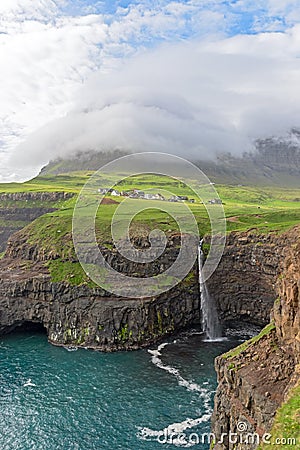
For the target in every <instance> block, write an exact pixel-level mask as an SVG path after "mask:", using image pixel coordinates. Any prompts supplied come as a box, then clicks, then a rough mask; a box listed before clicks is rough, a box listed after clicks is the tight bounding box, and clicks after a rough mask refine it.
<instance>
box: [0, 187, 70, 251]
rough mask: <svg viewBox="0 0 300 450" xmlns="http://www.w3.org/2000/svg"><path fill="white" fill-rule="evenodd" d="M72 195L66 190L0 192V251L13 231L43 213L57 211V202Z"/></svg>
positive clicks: (3, 248)
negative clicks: (55, 205)
mask: <svg viewBox="0 0 300 450" xmlns="http://www.w3.org/2000/svg"><path fill="white" fill-rule="evenodd" d="M72 196H73V194H69V193H66V192H14V193H5V194H1V193H0V205H1V208H0V252H3V251H4V250H5V248H6V245H7V242H8V240H9V238H10V236H11V235H12V234H13V233H15V232H16V231H18V230H20V229H22V228H23V227H24V226H26V225H27V224H29V223H30V222H32V221H33V220H35V219H37V218H38V217H40V216H42V215H43V214H46V213H48V212H52V211H55V207H54V206H53V205H54V204H55V203H57V202H60V201H65V200H68V199H69V198H71V197H72Z"/></svg>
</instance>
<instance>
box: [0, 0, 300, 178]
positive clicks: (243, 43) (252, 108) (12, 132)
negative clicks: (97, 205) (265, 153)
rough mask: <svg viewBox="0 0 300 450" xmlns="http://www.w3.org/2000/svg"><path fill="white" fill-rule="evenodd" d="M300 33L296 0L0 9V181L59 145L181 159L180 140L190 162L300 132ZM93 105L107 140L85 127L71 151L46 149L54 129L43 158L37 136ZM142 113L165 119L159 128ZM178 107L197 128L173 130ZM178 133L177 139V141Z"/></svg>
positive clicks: (33, 167)
mask: <svg viewBox="0 0 300 450" xmlns="http://www.w3.org/2000/svg"><path fill="white" fill-rule="evenodd" d="M299 24H300V2H299V0H254V1H252V0H235V1H222V0H185V1H183V0H172V1H170V0H154V1H149V0H142V1H128V0H118V1H112V0H103V1H98V0H87V1H86V0H72V1H71V0H1V2H0V58H1V72H0V85H1V86H2V98H1V102H0V179H1V177H2V179H3V180H7V181H9V180H12V179H23V178H24V177H25V178H26V177H28V176H30V175H32V174H34V173H36V171H38V168H39V167H40V165H41V164H44V163H45V162H47V158H48V159H49V158H51V157H55V156H56V154H57V153H58V154H59V153H61V152H63V151H64V150H63V149H64V148H68V149H69V150H68V151H72V149H73V150H74V149H75V150H76V149H78V148H81V147H84V146H85V145H89V146H94V147H97V148H98V147H99V148H100V147H101V145H102V146H104V145H105V146H106V147H108V146H109V143H110V142H114V145H116V146H126V145H128V146H136V147H137V148H139V147H141V145H143V146H147V144H148V143H149V147H151V145H152V141H151V139H152V138H153V139H154V141H153V142H159V143H161V142H164V143H165V148H163V150H167V149H168V148H169V147H170V146H173V147H174V146H175V147H176V146H178V149H177V152H178V153H180V152H182V150H180V148H183V146H184V142H188V143H189V144H188V145H189V146H190V147H191V148H192V149H193V150H192V151H193V153H195V152H198V151H199V152H200V153H201V152H203V151H205V149H207V151H206V154H208V153H213V152H215V149H216V148H219V147H221V144H222V146H223V147H224V148H226V149H231V148H232V149H235V148H240V149H241V151H242V150H244V149H245V148H246V147H247V142H248V141H249V139H253V138H255V137H256V136H257V137H258V136H260V135H261V134H268V133H269V134H270V133H273V130H275V129H277V128H278V126H282V127H283V125H284V126H285V127H286V128H288V125H289V124H290V123H291V124H292V125H297V123H298V121H297V120H296V119H295V117H297V114H298V111H297V105H298V104H300V93H299V99H298V91H299V88H298V84H299V83H298V79H299V78H297V76H298V61H299V56H300V49H299V44H298V42H299V38H300V26H299ZM166 46H167V47H166ZM166 48H167V50H166ZM186 55H188V57H187V56H186ZM183 60H184V61H185V62H184V63H183V62H182V61H183ZM299 70H300V68H299ZM152 72H153V76H150V75H149V74H151V73H152ZM250 73H251V76H252V79H249V77H248V74H250ZM147 77H148V78H147ZM110 80H112V81H110ZM153 80H156V82H155V84H154V81H153ZM188 87H189V88H190V89H188ZM172 89H173V90H172ZM117 91H118V92H120V98H119V99H118V98H115V97H114V92H117ZM154 91H155V92H154ZM159 91H160V93H158V92H159ZM151 92H152V94H151V96H150V97H149V95H150V94H149V93H151ZM208 94H209V96H208ZM110 96H112V97H113V103H114V105H117V106H116V108H115V109H114V110H112V109H109V108H107V104H112V100H111V98H110ZM90 97H91V98H90ZM95 97H96V98H97V102H98V103H99V105H100V106H99V105H98V103H97V102H96V103H97V105H98V106H97V107H96V109H97V108H98V109H97V111H98V112H99V114H100V113H101V114H100V116H99V121H100V122H101V121H102V122H101V123H99V129H100V128H101V127H103V132H102V136H104V135H105V136H106V137H105V139H104V140H103V139H102V137H101V136H98V135H97V136H96V137H93V138H92V134H93V133H92V131H91V129H90V128H91V127H90V125H91V123H90V122H89V121H88V122H87V123H86V129H84V130H83V131H82V135H81V136H78V137H77V138H76V139H75V138H74V145H73V144H72V145H73V146H72V145H71V147H72V148H71V147H70V145H69V143H65V142H64V139H63V136H61V139H58V138H57V139H56V141H55V142H52V138H53V136H58V134H59V133H56V131H53V133H52V135H51V136H48V138H47V139H48V141H49V142H51V149H52V150H50V149H49V150H47V151H46V147H47V143H46V142H45V140H44V138H43V132H41V131H40V130H46V131H44V133H46V134H47V133H48V131H47V126H48V124H51V123H53V121H54V122H55V123H57V127H58V128H59V127H61V126H62V125H61V124H62V122H61V121H64V120H65V118H66V117H67V118H68V117H72V120H73V119H74V114H75V113H74V111H77V112H78V111H81V110H84V111H86V110H87V109H88V110H93V108H94V106H95V105H94V103H95ZM87 98H90V99H89V100H86V99H87ZM161 98H164V101H163V102H162V104H161V102H160V99H161ZM204 98H205V101H204ZM298 100H299V101H298ZM143 102H144V103H145V105H144V104H143ZM276 102H277V104H278V109H279V110H280V111H282V115H281V116H280V115H278V114H277V112H276V114H275V112H274V108H273V106H274V103H275V104H276ZM149 104H150V105H151V108H152V111H156V108H159V111H160V112H162V111H164V114H163V116H162V117H161V118H160V122H159V123H156V122H155V117H156V116H157V114H156V116H155V114H154V115H151V114H150V113H149V111H150V110H149ZM179 104H180V105H181V107H182V105H183V104H184V105H185V108H186V110H188V109H189V111H190V112H189V113H187V117H193V120H194V121H195V123H194V122H193V120H190V121H189V120H187V119H185V120H184V121H183V122H180V120H179V118H178V113H177V111H176V108H175V109H174V105H179ZM101 105H102V106H101ZM103 105H104V106H103ZM147 105H148V106H147ZM187 105H189V106H187ZM245 105H246V106H247V107H246V106H245ZM104 107H105V108H106V109H105V111H106V110H108V109H109V114H108V115H106V116H103V111H102V110H101V108H104ZM139 108H142V111H140V110H139ZM113 111H114V112H113ZM125 111H126V114H127V116H126V120H125V119H124V117H123V116H122V114H124V113H125ZM191 111H193V113H191ZM94 112H95V113H96V111H94ZM115 113H116V115H114V114H115ZM143 114H144V116H145V117H144V116H143ZM193 114H194V115H193ZM283 114H285V115H284V116H283ZM110 115H111V116H110ZM141 117H144V122H143V123H140V124H139V127H138V129H136V127H137V123H138V122H139V121H140V119H141ZM256 117H259V118H260V119H259V120H257V119H256ZM262 117H267V119H266V121H264V120H263V121H262ZM166 118H167V119H166ZM165 119H166V123H165V128H163V126H162V125H160V124H163V123H164V120H165ZM72 120H68V122H67V128H68V129H70V130H71V135H72V132H73V128H72V123H73V122H72ZM74 120H75V119H74ZM178 120H179V122H178ZM126 121H127V126H126V127H125V125H124V124H125V122H126ZM261 122H262V123H263V124H264V127H262V125H261ZM111 123H113V124H114V126H113V127H112V129H113V130H114V133H112V134H110V133H109V130H110V126H111ZM154 123H155V127H156V128H154V125H153V124H154ZM203 124H204V125H203ZM49 126H50V128H51V126H52V125H49ZM197 127H198V129H199V130H202V134H201V133H200V134H199V135H198V134H197V135H194V132H193V130H195V128H197ZM203 127H204V128H203ZM174 128H175V129H176V132H177V130H178V129H179V130H185V131H182V134H181V135H180V134H178V136H177V140H176V142H173V140H172V139H171V138H170V136H172V133H173V131H174ZM130 129H132V130H133V131H132V135H128V130H130ZM208 130H210V131H208ZM213 130H217V131H216V132H214V131H213ZM39 133H40V134H41V133H42V134H41V136H40V138H37V137H36V136H38V135H40V134H39ZM133 133H134V135H133ZM159 133H160V134H161V136H160V137H158V138H157V139H156V135H157V134H159ZM61 134H62V135H63V134H66V135H67V133H66V132H64V133H61ZM116 135H117V136H118V138H119V140H118V139H116ZM193 135H194V140H193V139H190V136H193ZM225 135H226V138H225V137H224V136H225ZM84 136H86V137H87V140H86V141H85V140H84ZM216 136H218V138H217V137H216ZM230 136H234V139H233V140H232V139H231V138H230ZM247 139H248V141H247ZM69 141H72V142H73V140H72V139H71V138H70V137H69ZM104 141H105V142H104ZM28 142H30V149H28V145H27V144H26V143H28ZM178 142H181V144H180V145H181V147H180V145H179V144H178ZM220 143H221V144H220ZM69 147H70V148H69ZM31 148H32V149H33V150H31ZM55 148H56V149H57V150H55V151H54V150H53V149H55ZM14 155H16V156H15V157H14ZM12 157H14V158H15V159H13V160H12V159H11V158H12ZM18 163H20V167H19V168H18V167H17V166H18ZM26 165H28V170H27V169H26V167H25V166H26Z"/></svg>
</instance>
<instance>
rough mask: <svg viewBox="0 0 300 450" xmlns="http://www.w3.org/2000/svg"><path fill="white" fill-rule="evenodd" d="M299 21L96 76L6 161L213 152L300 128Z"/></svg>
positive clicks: (176, 47)
mask: <svg viewBox="0 0 300 450" xmlns="http://www.w3.org/2000/svg"><path fill="white" fill-rule="evenodd" d="M299 40H300V27H299V26H295V27H293V28H292V29H290V30H289V31H287V32H285V33H284V32H282V33H261V34H257V35H248V36H235V37H233V38H230V39H222V40H217V41H214V42H210V43H209V42H206V43H203V42H197V41H193V42H188V43H180V44H173V45H167V44H166V45H162V46H161V47H159V48H158V49H156V50H154V51H145V52H143V53H141V54H140V55H138V56H135V57H132V58H128V59H127V60H123V61H122V63H121V64H120V65H119V66H118V68H117V69H115V70H114V71H112V72H111V73H108V74H103V73H95V74H94V75H92V76H91V77H90V78H89V80H88V81H87V82H86V83H85V84H84V86H83V88H82V89H81V91H80V92H79V93H78V96H77V101H76V104H75V106H74V108H73V109H72V111H71V112H69V113H68V114H66V115H65V117H63V118H62V119H58V120H55V121H53V122H51V123H50V124H48V125H46V126H45V127H43V128H41V129H40V130H39V131H37V132H35V133H33V134H32V135H31V136H30V137H29V138H28V139H27V140H26V141H25V142H23V143H22V144H21V145H20V146H19V147H18V148H17V150H16V152H15V154H14V156H13V161H14V162H15V163H16V162H19V163H20V164H26V162H28V161H29V162H30V164H31V165H33V163H34V164H36V165H38V164H44V163H46V162H47V161H48V160H49V159H51V158H55V157H58V156H64V155H70V154H72V153H74V152H76V151H79V150H80V151H82V150H83V151H84V150H90V149H95V150H101V151H102V150H107V151H109V150H113V149H115V148H119V149H124V150H133V151H148V150H151V151H165V152H170V153H175V154H180V155H183V156H186V157H193V158H194V157H199V158H213V157H214V156H215V155H216V154H217V153H218V152H224V151H230V152H231V153H233V154H242V153H243V152H244V151H248V150H249V149H251V148H253V142H254V140H255V139H257V138H260V137H265V136H270V135H278V134H283V133H285V132H286V131H288V130H289V129H290V128H291V127H293V126H299V125H300V124H299V117H300V115H299V113H300V89H299V79H300V59H299V54H298V48H299V46H298V43H299Z"/></svg>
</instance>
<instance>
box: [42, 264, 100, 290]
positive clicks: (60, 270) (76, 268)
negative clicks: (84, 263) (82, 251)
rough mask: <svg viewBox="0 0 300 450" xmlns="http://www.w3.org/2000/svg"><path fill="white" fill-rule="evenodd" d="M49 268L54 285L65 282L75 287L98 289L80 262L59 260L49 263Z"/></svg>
mask: <svg viewBox="0 0 300 450" xmlns="http://www.w3.org/2000/svg"><path fill="white" fill-rule="evenodd" d="M47 267H48V270H49V272H50V275H51V279H52V281H53V282H54V283H60V282H65V283H68V284H70V285H73V286H79V285H82V284H85V285H87V286H89V287H92V288H93V287H97V285H96V284H95V283H93V281H91V280H90V278H89V277H88V276H87V275H86V273H85V272H84V270H83V269H82V267H81V265H80V263H79V262H70V261H61V260H60V259H57V260H53V261H49V262H48V263H47Z"/></svg>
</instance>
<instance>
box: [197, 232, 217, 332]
mask: <svg viewBox="0 0 300 450" xmlns="http://www.w3.org/2000/svg"><path fill="white" fill-rule="evenodd" d="M202 245H203V240H202V241H201V242H200V244H199V247H198V264H199V285H200V308H201V317H202V331H203V332H204V333H205V334H206V337H207V339H208V340H209V341H215V340H219V339H220V338H221V337H222V330H221V325H220V322H219V319H218V313H217V308H216V304H215V301H214V299H213V297H211V296H210V295H209V292H208V288H207V285H206V282H205V281H203V277H202V267H203V263H204V254H203V250H202Z"/></svg>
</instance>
